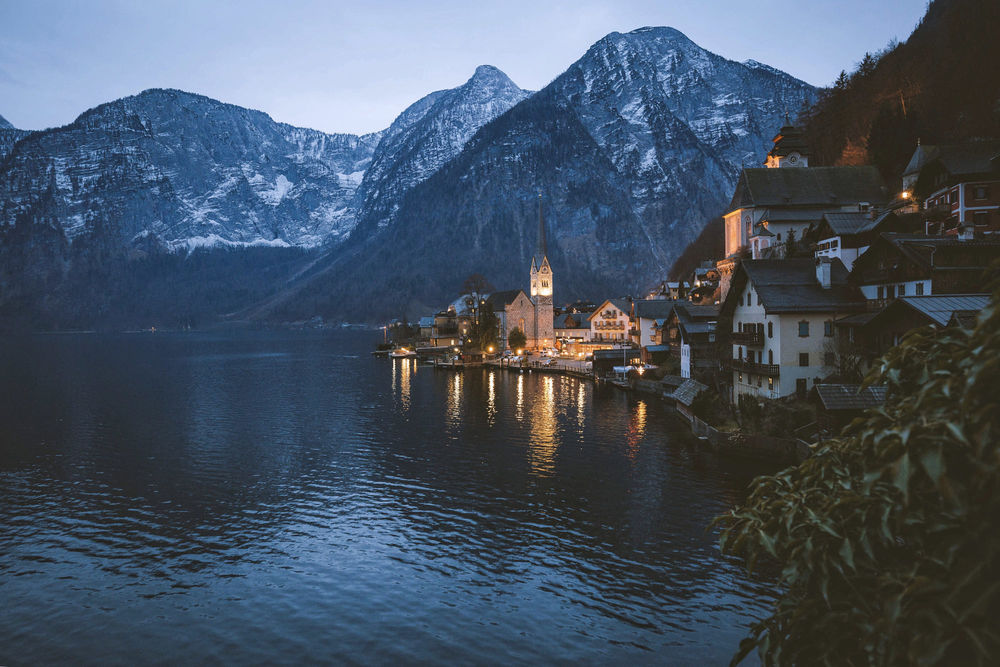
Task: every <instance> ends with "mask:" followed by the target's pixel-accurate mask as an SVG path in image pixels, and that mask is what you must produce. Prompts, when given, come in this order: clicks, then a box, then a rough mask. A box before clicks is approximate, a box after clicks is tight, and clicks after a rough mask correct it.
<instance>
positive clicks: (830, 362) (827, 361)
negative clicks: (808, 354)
mask: <svg viewBox="0 0 1000 667" xmlns="http://www.w3.org/2000/svg"><path fill="white" fill-rule="evenodd" d="M836 363H837V357H836V355H834V354H833V352H827V353H825V354H824V355H823V365H824V366H834V365H836Z"/></svg>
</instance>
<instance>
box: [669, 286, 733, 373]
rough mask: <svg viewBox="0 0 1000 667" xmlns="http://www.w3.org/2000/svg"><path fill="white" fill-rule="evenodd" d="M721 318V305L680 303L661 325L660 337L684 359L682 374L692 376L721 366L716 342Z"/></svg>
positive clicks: (673, 352)
mask: <svg viewBox="0 0 1000 667" xmlns="http://www.w3.org/2000/svg"><path fill="white" fill-rule="evenodd" d="M718 319H719V306H718V305H717V304H711V305H698V304H693V303H685V302H680V303H677V304H676V305H675V306H674V309H673V310H672V311H671V313H670V315H669V316H668V317H667V318H666V319H665V320H664V321H663V323H662V324H661V325H660V327H659V331H660V340H661V342H662V343H663V344H664V345H668V346H669V349H670V353H671V354H672V355H674V356H675V357H677V358H678V359H679V360H680V368H681V377H684V378H690V377H693V376H694V375H696V374H697V373H698V371H709V370H714V369H715V368H717V367H718V361H719V357H718V354H717V353H716V344H715V336H716V332H715V329H716V325H717V322H718Z"/></svg>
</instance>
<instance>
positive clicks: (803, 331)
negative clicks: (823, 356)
mask: <svg viewBox="0 0 1000 667" xmlns="http://www.w3.org/2000/svg"><path fill="white" fill-rule="evenodd" d="M808 337H809V321H808V320H802V321H801V322H799V338H808Z"/></svg>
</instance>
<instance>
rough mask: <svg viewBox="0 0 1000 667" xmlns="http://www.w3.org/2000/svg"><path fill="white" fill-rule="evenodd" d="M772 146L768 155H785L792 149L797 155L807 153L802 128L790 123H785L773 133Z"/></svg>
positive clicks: (807, 149) (807, 146)
mask: <svg viewBox="0 0 1000 667" xmlns="http://www.w3.org/2000/svg"><path fill="white" fill-rule="evenodd" d="M772 141H773V142H774V146H773V147H772V148H771V152H769V153H768V155H778V156H782V157H783V156H785V155H788V154H790V153H792V152H793V151H794V152H796V153H798V154H799V155H809V145H808V144H807V143H806V139H805V136H804V135H803V134H802V130H800V129H799V128H797V127H795V126H794V125H792V124H791V123H785V125H783V126H782V127H781V129H780V130H778V134H776V135H775V137H774V139H773V140H772Z"/></svg>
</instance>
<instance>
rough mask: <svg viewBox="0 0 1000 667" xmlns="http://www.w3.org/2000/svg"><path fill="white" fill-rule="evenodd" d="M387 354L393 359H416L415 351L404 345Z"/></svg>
mask: <svg viewBox="0 0 1000 667" xmlns="http://www.w3.org/2000/svg"><path fill="white" fill-rule="evenodd" d="M389 356H390V357H392V358H393V359H416V358H417V353H416V352H414V351H413V350H410V349H407V348H405V347H397V348H396V349H395V350H393V351H392V352H390V353H389Z"/></svg>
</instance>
